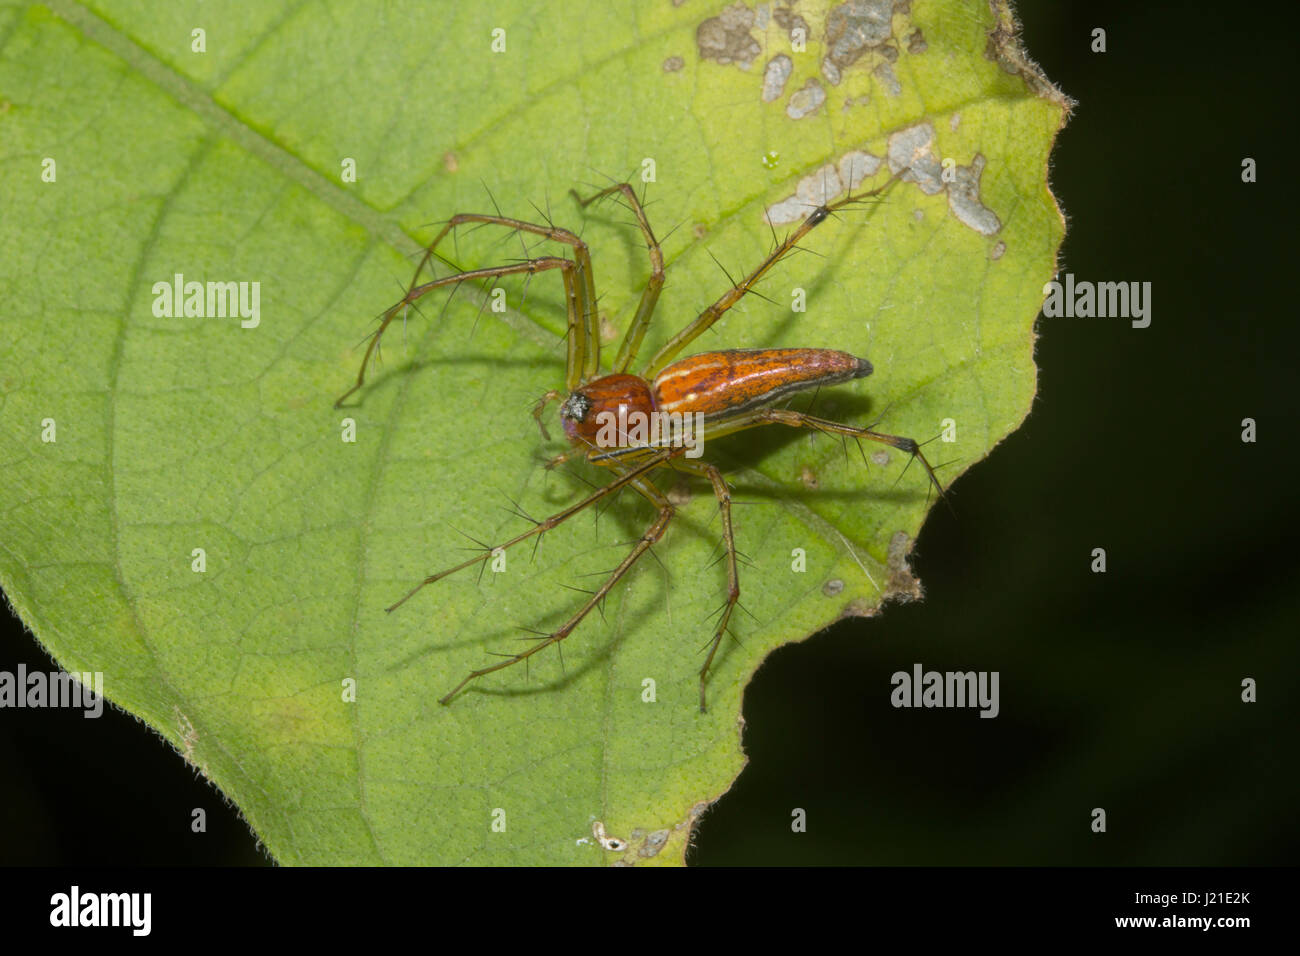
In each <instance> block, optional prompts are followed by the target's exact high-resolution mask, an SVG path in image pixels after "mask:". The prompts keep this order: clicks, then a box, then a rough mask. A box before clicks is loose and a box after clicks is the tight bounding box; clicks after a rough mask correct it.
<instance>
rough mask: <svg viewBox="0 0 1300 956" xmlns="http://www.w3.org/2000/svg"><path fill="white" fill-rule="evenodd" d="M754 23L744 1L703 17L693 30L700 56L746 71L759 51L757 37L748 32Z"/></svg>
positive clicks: (751, 13)
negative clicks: (730, 64)
mask: <svg viewBox="0 0 1300 956" xmlns="http://www.w3.org/2000/svg"><path fill="white" fill-rule="evenodd" d="M753 26H754V11H753V10H751V9H749V7H747V6H745V5H744V4H743V3H735V4H733V5H732V6H730V7H727V8H726V9H725V10H723V11H722V12H721V13H719V14H718V15H717V16H716V17H710V18H709V19H707V20H705V21H704V22H703V23H701V24H700V25H699V27H698V28H697V29H696V31H695V42H696V44H697V45H698V46H699V49H700V58H701V59H704V60H716V61H717V62H718V63H721V64H722V65H724V66H725V65H727V64H728V63H734V64H736V66H738V67H740V68H741V69H742V70H748V69H749V67H750V65H751V64H752V63H753V62H754V60H755V58H756V57H757V56H758V54H759V53H760V52H761V48H760V47H759V45H758V40H756V39H755V38H754V36H753V34H751V33H750V30H751V29H752V28H753Z"/></svg>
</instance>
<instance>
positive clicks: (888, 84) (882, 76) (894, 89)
mask: <svg viewBox="0 0 1300 956" xmlns="http://www.w3.org/2000/svg"><path fill="white" fill-rule="evenodd" d="M873 72H874V73H875V74H876V79H878V80H880V82H881V83H882V84H884V87H885V89H887V90H888V91H889V95H890V96H899V95H901V94H902V92H903V84H902V83H900V82H898V75H897V74H896V73H894V68H893V67H892V66H890V65H889V64H888V63H882V64H880V66H878V67H876V69H875V70H874V71H873Z"/></svg>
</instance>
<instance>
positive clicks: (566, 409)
mask: <svg viewBox="0 0 1300 956" xmlns="http://www.w3.org/2000/svg"><path fill="white" fill-rule="evenodd" d="M589 411H591V400H590V399H588V398H587V396H586V395H583V394H582V393H581V392H574V393H573V394H572V395H570V396H569V397H568V398H566V399H565V400H564V404H563V405H561V406H560V414H561V415H562V416H563V417H565V418H567V419H570V420H571V421H575V422H580V421H582V420H583V419H585V418H586V417H587V412H589Z"/></svg>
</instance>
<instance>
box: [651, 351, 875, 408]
mask: <svg viewBox="0 0 1300 956" xmlns="http://www.w3.org/2000/svg"><path fill="white" fill-rule="evenodd" d="M870 374H871V363H870V362H868V361H867V360H866V359H860V358H858V357H856V356H854V355H850V354H849V353H848V352H839V351H836V350H835V349H728V350H725V351H721V352H701V353H700V354H699V355H692V356H691V357H690V358H684V359H682V360H681V361H679V362H674V363H673V364H672V365H669V366H668V367H667V368H665V369H664V370H663V371H662V372H660V373H659V374H658V375H657V376H656V377H655V380H654V392H653V400H654V404H655V407H656V408H657V409H658V410H659V411H661V412H681V413H683V414H685V413H692V412H701V413H703V414H704V415H705V416H708V417H718V416H721V415H732V414H735V413H736V412H742V411H748V410H750V409H754V408H762V407H764V406H767V405H771V404H772V403H773V402H776V401H779V400H780V399H782V398H784V397H786V396H787V395H791V394H793V393H795V392H800V391H803V390H805V389H809V388H817V387H819V386H822V385H835V384H837V383H839V382H847V381H850V380H851V379H855V378H862V377H863V376H866V375H870Z"/></svg>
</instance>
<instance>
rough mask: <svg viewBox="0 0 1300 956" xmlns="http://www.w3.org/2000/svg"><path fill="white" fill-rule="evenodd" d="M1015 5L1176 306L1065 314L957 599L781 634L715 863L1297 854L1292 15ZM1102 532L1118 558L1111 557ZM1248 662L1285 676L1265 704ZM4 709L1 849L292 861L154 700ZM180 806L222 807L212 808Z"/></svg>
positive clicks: (954, 591) (1109, 243) (967, 507)
mask: <svg viewBox="0 0 1300 956" xmlns="http://www.w3.org/2000/svg"><path fill="white" fill-rule="evenodd" d="M1018 9H1019V13H1020V16H1021V18H1022V20H1023V23H1024V42H1025V46H1026V48H1027V50H1028V51H1029V53H1030V55H1031V56H1032V57H1033V58H1034V59H1036V60H1037V61H1038V63H1039V64H1040V65H1041V66H1042V68H1043V70H1044V71H1045V73H1046V74H1047V76H1048V77H1050V78H1051V79H1052V80H1053V81H1054V82H1055V83H1056V84H1057V85H1058V86H1059V87H1060V88H1061V89H1062V90H1063V91H1064V92H1065V93H1067V94H1068V95H1069V96H1071V97H1073V98H1074V99H1075V100H1077V101H1078V106H1077V108H1076V111H1075V113H1074V116H1073V118H1072V119H1071V121H1070V123H1069V125H1068V126H1067V127H1066V129H1065V130H1064V131H1063V132H1062V134H1061V136H1060V138H1059V140H1058V142H1057V146H1056V149H1055V151H1054V153H1053V168H1052V176H1051V179H1052V185H1053V189H1054V191H1055V193H1056V195H1057V197H1058V200H1059V201H1060V203H1061V205H1062V206H1063V208H1064V209H1065V211H1066V214H1067V216H1068V220H1069V231H1068V233H1067V236H1066V240H1065V246H1064V249H1063V251H1062V259H1061V269H1062V272H1066V271H1069V272H1073V273H1074V274H1075V276H1076V277H1077V278H1079V279H1089V280H1093V281H1150V282H1151V283H1152V284H1153V291H1152V302H1153V312H1152V323H1151V326H1150V327H1149V328H1147V329H1133V328H1131V327H1130V325H1129V323H1128V322H1127V321H1125V320H1121V319H1097V318H1092V319H1088V318H1073V319H1071V318H1058V319H1046V320H1040V323H1039V334H1040V339H1039V342H1038V351H1037V357H1038V364H1039V376H1040V377H1039V394H1038V398H1037V400H1036V402H1035V405H1034V410H1033V412H1032V413H1031V415H1030V417H1029V419H1028V421H1027V422H1026V423H1025V425H1024V426H1023V427H1022V428H1021V429H1020V430H1019V431H1017V432H1016V433H1015V434H1014V435H1012V436H1011V437H1010V438H1009V439H1008V440H1007V441H1006V442H1004V443H1003V444H1002V445H1001V446H999V447H998V449H997V450H996V451H995V452H994V454H993V455H992V456H991V457H990V458H989V459H988V460H987V461H985V462H982V463H980V464H979V465H977V466H976V467H975V468H973V469H972V471H971V472H970V473H969V474H967V475H966V476H964V477H963V478H962V479H961V480H960V481H959V482H957V484H956V485H955V486H954V488H953V490H952V495H953V504H954V509H955V512H956V514H955V516H954V515H953V514H950V513H947V512H945V510H944V509H942V508H939V509H936V510H935V511H934V513H933V514H932V516H931V518H930V520H929V521H928V523H927V524H926V527H925V529H924V531H923V532H922V534H921V536H920V539H919V541H918V543H917V548H916V551H915V553H914V570H915V571H916V572H917V573H918V575H919V576H920V578H921V580H922V581H923V582H924V584H925V588H926V593H927V598H926V600H925V601H923V602H920V603H915V604H909V605H895V606H892V607H889V608H888V609H887V612H886V613H885V614H884V615H883V616H881V617H880V618H878V619H875V620H858V621H850V622H842V623H841V624H839V625H837V626H835V627H834V628H832V629H831V630H829V631H827V632H825V633H822V634H820V635H818V636H816V637H815V638H813V639H811V640H809V641H807V642H804V643H802V644H798V645H792V646H789V647H786V648H783V649H781V650H779V651H777V652H776V653H775V654H773V655H772V656H771V658H770V659H769V660H768V662H767V663H766V664H765V666H764V667H763V668H762V669H761V671H760V672H759V674H758V676H757V678H756V679H755V680H754V682H753V684H752V685H751V686H750V688H749V689H748V691H747V694H746V703H745V717H746V720H747V721H748V726H747V728H746V731H745V746H746V749H747V751H748V753H749V755H750V764H749V767H748V768H747V769H746V770H745V771H744V773H743V774H742V775H741V776H740V778H739V780H738V781H737V783H736V784H735V786H734V787H733V788H732V790H731V792H730V793H728V794H727V795H726V796H725V797H723V799H722V800H721V801H720V802H719V803H718V804H716V806H715V807H714V808H713V809H712V810H711V811H710V812H709V813H708V814H707V816H706V817H705V819H704V822H703V824H702V825H701V826H700V828H699V832H698V835H697V839H696V841H695V848H694V849H693V851H692V853H691V856H690V860H691V862H692V863H695V864H701V865H708V864H749V863H754V864H774V863H786V864H800V863H818V864H821V863H904V864H922V863H927V864H928V863H951V864H975V863H992V864H998V863H1022V864H1030V863H1033V864H1174V865H1184V864H1226V865H1235V864H1284V863H1291V862H1292V861H1293V860H1294V859H1295V858H1296V856H1297V851H1298V850H1300V827H1297V826H1296V824H1295V822H1294V812H1295V811H1294V808H1295V806H1296V803H1297V798H1298V797H1300V788H1298V787H1297V780H1296V751H1297V748H1296V746H1295V739H1296V728H1297V727H1300V706H1298V705H1297V690H1298V689H1300V688H1298V687H1297V684H1298V677H1300V655H1298V654H1297V650H1296V637H1297V634H1300V627H1298V626H1297V625H1298V623H1300V613H1298V611H1300V608H1298V607H1297V605H1298V604H1300V587H1298V585H1300V574H1298V573H1297V571H1298V565H1300V562H1298V560H1297V556H1296V550H1295V537H1296V535H1295V532H1296V530H1297V524H1298V522H1297V520H1296V519H1297V506H1296V498H1295V495H1294V494H1292V493H1290V492H1289V490H1288V489H1289V478H1288V474H1289V471H1290V469H1289V467H1288V466H1290V465H1292V464H1293V463H1294V458H1295V456H1294V454H1293V453H1292V451H1291V438H1292V437H1293V432H1294V430H1295V428H1296V425H1297V424H1298V422H1297V418H1298V417H1300V416H1297V414H1296V411H1295V409H1296V405H1295V400H1294V398H1293V387H1294V377H1293V376H1292V375H1291V374H1290V373H1291V370H1292V368H1293V366H1294V364H1295V362H1296V344H1297V336H1296V334H1295V332H1294V328H1295V323H1296V320H1297V316H1296V310H1295V303H1294V301H1293V300H1292V289H1293V287H1294V278H1295V275H1296V272H1297V270H1296V267H1295V265H1294V264H1293V262H1292V259H1293V257H1294V254H1295V250H1296V243H1295V241H1294V239H1293V237H1292V235H1293V222H1294V219H1295V215H1296V205H1295V203H1294V202H1293V201H1292V196H1293V193H1294V190H1292V189H1291V188H1290V182H1291V178H1292V176H1293V175H1294V173H1293V171H1292V169H1291V167H1290V166H1288V163H1290V162H1292V161H1293V158H1294V150H1291V151H1287V150H1286V149H1284V142H1285V143H1286V145H1287V146H1289V145H1290V141H1291V137H1287V136H1286V130H1287V129H1289V128H1290V127H1291V126H1292V125H1293V124H1294V122H1295V117H1294V103H1293V100H1292V97H1293V85H1294V84H1293V82H1292V72H1293V70H1294V63H1295V54H1294V52H1293V50H1292V43H1293V40H1294V37H1295V36H1296V31H1295V23H1294V19H1295V18H1294V16H1293V15H1290V14H1288V15H1289V16H1291V22H1288V23H1282V22H1279V21H1277V20H1276V18H1275V16H1276V15H1275V14H1269V15H1268V16H1267V17H1265V16H1264V15H1263V14H1262V13H1261V12H1260V11H1259V10H1258V8H1255V7H1245V6H1240V7H1237V8H1225V7H1223V6H1222V5H1220V4H1210V3H1178V4H1168V5H1161V4H1151V3H1132V2H1127V3H1124V2H1119V3H1098V2H1095V0H1088V2H1068V3H1067V2H1062V0H1038V2H1028V0H1026V2H1022V3H1021V4H1019V7H1018ZM1287 9H1288V10H1289V9H1290V7H1289V5H1288V6H1287ZM1094 27H1103V28H1104V29H1105V30H1106V33H1107V52H1105V53H1104V54H1094V53H1092V52H1090V49H1089V47H1090V43H1091V32H1092V29H1093V28H1094ZM1247 156H1250V157H1253V158H1254V159H1255V160H1256V161H1257V163H1258V178H1259V181H1258V182H1257V183H1255V184H1250V185H1247V184H1243V183H1242V182H1241V161H1242V159H1243V158H1244V157H1247ZM1246 417H1251V418H1254V419H1255V420H1256V422H1257V423H1258V441H1257V442H1256V443H1255V444H1243V443H1242V442H1241V440H1240V434H1241V420H1242V419H1243V418H1246ZM1096 547H1103V548H1105V549H1106V552H1107V564H1108V571H1107V573H1105V574H1093V573H1092V572H1091V571H1090V570H1089V564H1090V561H1091V552H1092V549H1093V548H1096ZM20 661H25V662H26V664H27V666H28V667H29V668H37V669H41V670H49V669H51V668H53V666H54V665H53V663H52V662H51V661H50V660H49V658H48V657H46V655H45V654H44V653H43V651H41V649H40V648H39V647H38V646H37V645H36V643H35V641H33V640H32V638H31V637H30V635H27V634H26V632H25V630H24V629H23V627H22V626H21V624H19V623H18V622H17V621H16V620H13V619H10V620H9V621H8V623H7V626H6V628H5V631H4V636H3V638H0V669H4V670H10V671H12V670H14V669H16V667H17V665H18V663H19V662H20ZM916 662H920V663H922V664H924V665H925V666H926V668H927V669H928V668H933V669H937V670H966V669H975V670H990V671H992V670H996V671H999V672H1000V674H1001V714H1000V716H999V717H998V718H997V719H996V720H981V719H978V718H977V717H976V714H975V712H973V711H959V710H895V709H893V708H892V707H890V706H889V698H888V690H889V677H890V674H892V673H893V672H894V671H897V670H910V668H911V666H912V664H913V663H916ZM1245 677H1253V678H1255V679H1256V680H1257V681H1258V684H1259V702H1258V703H1255V704H1243V703H1242V702H1241V701H1240V693H1241V688H1240V683H1241V680H1242V679H1243V678H1245ZM3 716H4V719H3V720H0V768H3V771H2V772H0V834H2V835H3V838H0V864H3V863H27V864H52V863H66V864H110V863H111V864H127V863H145V864H149V863H252V864H258V863H267V862H268V860H267V859H266V857H265V856H264V855H263V854H262V853H261V852H260V850H259V849H258V847H257V845H256V841H255V838H254V837H253V836H252V835H251V833H250V832H249V830H248V828H247V827H246V826H245V825H244V824H243V823H242V822H241V821H240V820H239V818H238V816H237V815H236V814H235V813H234V812H233V810H231V809H230V808H228V807H227V806H226V805H225V802H224V800H223V798H222V797H221V795H220V794H219V793H218V792H217V791H216V790H215V789H213V788H211V787H210V786H208V785H207V784H205V783H204V782H202V780H200V779H198V778H196V776H195V774H194V772H193V771H192V770H190V769H189V768H188V767H187V766H186V765H185V764H184V763H183V761H182V760H181V759H180V758H179V757H178V756H177V755H176V754H175V752H174V751H173V750H172V749H171V747H170V746H168V745H167V744H165V743H164V742H163V741H162V740H161V739H160V738H158V737H157V736H156V735H155V734H154V733H153V732H152V731H150V730H149V729H147V728H146V727H145V726H144V725H142V724H140V723H138V722H137V721H135V720H134V719H133V718H131V717H128V716H125V715H123V714H121V713H119V712H115V711H111V710H106V712H105V715H104V716H103V717H102V718H101V719H99V720H86V719H84V718H82V717H81V716H80V715H79V714H78V713H75V712H71V711H61V710H41V711H27V710H7V711H5V712H4V715H3ZM178 806H181V807H186V808H189V807H196V806H202V807H205V808H206V809H207V811H208V832H207V833H206V834H203V835H194V834H192V833H191V832H190V831H189V825H188V824H189V817H188V813H177V812H176V808H177V807H178ZM1094 807H1103V808H1105V809H1106V811H1107V817H1108V830H1107V832H1106V833H1105V834H1102V835H1098V834H1094V833H1092V832H1091V831H1090V829H1089V823H1090V812H1091V810H1092V808H1094ZM794 808H802V809H803V810H805V811H806V813H807V819H808V828H807V832H806V833H799V834H796V833H792V832H791V829H790V819H791V812H792V810H793V809H794ZM92 834H93V839H92V838H91V835H92Z"/></svg>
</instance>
